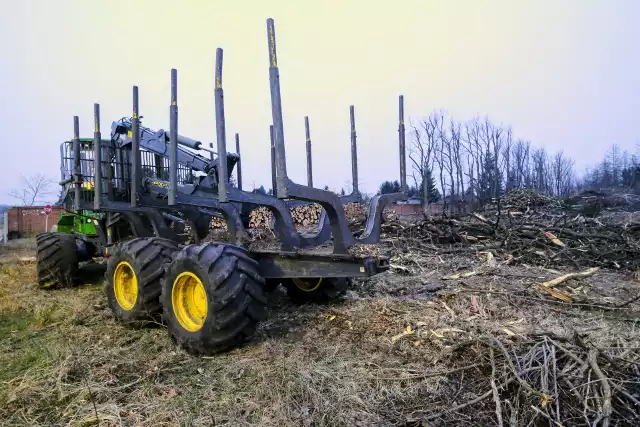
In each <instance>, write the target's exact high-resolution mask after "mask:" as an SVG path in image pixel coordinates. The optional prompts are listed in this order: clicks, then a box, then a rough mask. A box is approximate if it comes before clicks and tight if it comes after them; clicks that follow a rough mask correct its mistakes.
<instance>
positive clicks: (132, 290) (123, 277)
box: [113, 261, 138, 311]
mask: <svg viewBox="0 0 640 427" xmlns="http://www.w3.org/2000/svg"><path fill="white" fill-rule="evenodd" d="M113 292H114V293H115V294H116V301H118V304H119V305H120V307H122V308H123V309H124V310H126V311H129V310H131V309H132V308H133V306H135V305H136V300H137V299H138V278H137V277H136V273H134V271H133V267H131V264H129V263H128V262H126V261H122V262H121V263H120V264H118V266H117V267H116V271H115V272H114V273H113Z"/></svg>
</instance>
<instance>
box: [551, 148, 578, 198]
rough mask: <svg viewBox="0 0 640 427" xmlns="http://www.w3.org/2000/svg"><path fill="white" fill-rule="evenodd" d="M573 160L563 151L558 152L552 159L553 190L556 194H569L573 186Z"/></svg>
mask: <svg viewBox="0 0 640 427" xmlns="http://www.w3.org/2000/svg"><path fill="white" fill-rule="evenodd" d="M573 165H574V162H573V160H571V159H569V158H568V157H567V156H565V155H564V153H563V152H562V151H559V152H557V153H556V155H555V156H554V157H553V160H552V161H551V182H552V186H551V187H552V192H553V194H554V195H556V196H568V195H569V194H570V193H571V191H572V189H573V188H572V187H573V176H574V173H573Z"/></svg>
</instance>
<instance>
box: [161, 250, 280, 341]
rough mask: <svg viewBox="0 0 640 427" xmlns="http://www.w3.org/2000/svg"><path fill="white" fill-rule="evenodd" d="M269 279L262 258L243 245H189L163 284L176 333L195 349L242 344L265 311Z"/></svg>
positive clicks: (167, 314)
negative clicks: (261, 268) (261, 266)
mask: <svg viewBox="0 0 640 427" xmlns="http://www.w3.org/2000/svg"><path fill="white" fill-rule="evenodd" d="M264 284H265V280H264V279H263V278H262V276H260V273H259V272H258V263H257V261H255V260H254V259H253V258H251V257H250V256H249V254H248V253H247V251H245V250H244V249H242V248H240V247H238V246H235V245H231V244H224V243H205V244H202V245H189V246H186V247H185V248H183V249H182V250H181V251H180V252H179V253H178V254H177V255H176V257H175V258H174V259H173V261H172V262H171V263H170V264H169V266H168V268H167V274H166V276H165V278H164V281H163V284H162V306H163V308H164V320H165V322H166V323H167V327H168V329H169V334H170V336H171V338H172V339H173V340H174V341H175V342H176V343H177V344H178V346H180V347H183V348H184V349H185V350H186V351H188V352H189V353H191V354H214V353H218V352H221V351H224V350H227V349H229V348H231V347H234V346H236V345H239V344H241V343H242V342H244V341H246V340H247V339H249V338H250V337H251V336H253V334H254V332H255V330H256V326H257V323H258V322H259V321H260V320H262V319H264V318H265V316H266V303H267V300H266V297H265V294H264Z"/></svg>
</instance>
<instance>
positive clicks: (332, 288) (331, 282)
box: [282, 277, 351, 304]
mask: <svg viewBox="0 0 640 427" xmlns="http://www.w3.org/2000/svg"><path fill="white" fill-rule="evenodd" d="M282 285H283V286H284V288H285V289H286V290H287V295H288V296H289V298H291V299H292V300H294V301H295V302H297V303H298V304H304V303H316V304H327V303H330V302H332V301H336V300H338V299H340V298H341V297H342V296H343V295H344V294H345V293H346V292H347V289H348V288H349V286H350V285H351V279H348V278H344V277H338V278H336V277H332V278H327V277H324V278H323V277H314V278H308V279H307V278H305V279H283V280H282Z"/></svg>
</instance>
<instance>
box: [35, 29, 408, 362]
mask: <svg viewBox="0 0 640 427" xmlns="http://www.w3.org/2000/svg"><path fill="white" fill-rule="evenodd" d="M267 33H268V46H269V81H270V86H271V110H272V116H273V117H272V119H273V125H272V126H271V129H270V130H271V132H270V134H271V152H272V155H271V157H272V158H271V175H272V184H273V188H274V195H265V194H256V193H254V192H248V191H243V190H242V175H241V163H240V156H239V151H240V147H239V139H238V137H237V134H236V153H228V152H227V144H226V133H225V113H224V97H223V89H222V49H220V48H219V49H217V52H216V64H215V67H216V68H215V91H214V97H215V117H216V137H217V150H216V152H214V151H213V149H212V148H213V147H212V145H213V144H210V145H209V147H205V146H204V145H203V144H202V142H200V141H198V140H194V139H191V138H187V137H184V136H181V135H179V134H178V97H177V72H176V70H175V69H172V70H171V97H170V107H169V111H170V127H169V132H165V131H164V130H158V131H154V130H151V129H148V128H146V127H143V126H141V122H140V120H141V118H142V117H141V116H140V115H139V111H138V88H137V87H136V86H134V87H133V114H132V116H131V117H130V118H124V119H120V120H118V121H116V122H113V124H112V126H111V137H110V138H109V139H102V136H101V132H100V107H99V105H98V104H94V122H95V129H94V135H93V138H91V139H82V138H80V137H79V130H78V128H79V124H78V117H77V116H76V117H74V133H73V140H71V141H67V142H64V143H62V144H61V147H60V155H61V175H62V177H61V182H60V185H62V186H63V196H62V204H63V206H64V207H65V211H66V213H65V214H63V215H62V216H61V218H60V221H59V223H58V229H57V232H52V233H43V234H40V235H38V237H37V242H38V247H37V274H38V283H39V285H40V286H42V287H49V286H56V285H60V284H64V283H66V282H69V281H71V280H73V279H74V277H75V276H76V274H77V271H78V264H79V263H80V262H83V261H87V260H90V259H92V258H95V257H105V258H106V259H107V271H106V285H105V290H106V294H107V299H108V303H109V306H110V308H111V310H112V311H113V313H114V316H115V317H116V318H117V319H118V320H119V321H122V322H124V323H132V322H135V323H137V322H144V321H146V320H149V319H150V318H154V317H156V316H158V315H159V314H161V315H162V318H163V321H164V322H165V323H166V324H167V326H168V330H169V334H170V335H171V337H172V338H173V339H174V340H175V342H176V343H177V344H178V345H180V346H182V347H183V348H185V349H186V350H187V351H189V352H191V353H194V354H212V353H215V352H219V351H223V350H226V349H229V348H230V347H233V346H236V345H238V344H240V343H241V342H243V341H244V340H246V339H247V338H249V337H251V336H252V334H253V333H254V331H255V329H256V325H257V323H258V322H259V321H260V320H262V319H263V318H264V317H265V314H266V299H265V295H266V293H267V292H269V291H271V290H273V289H274V288H275V286H277V285H278V284H282V285H283V286H284V287H285V289H286V290H287V292H288V294H289V295H290V296H291V297H293V298H294V299H296V300H301V301H319V300H327V299H331V298H335V297H336V296H338V295H340V294H341V293H343V292H344V291H345V290H346V289H347V287H348V284H349V283H350V281H351V279H352V278H355V277H367V276H371V275H374V274H377V273H380V272H382V271H385V270H387V269H388V268H389V257H388V253H384V252H383V253H382V255H381V253H380V252H377V253H370V252H368V251H367V250H365V249H366V248H368V247H372V246H375V245H372V244H375V243H378V242H379V240H380V232H381V222H382V213H383V209H384V207H385V205H387V204H389V203H394V202H398V201H401V200H405V199H406V178H405V177H406V159H405V143H404V134H405V129H404V122H403V115H404V113H403V100H402V96H401V97H400V102H399V107H400V111H399V121H400V124H399V129H398V131H399V144H400V150H399V152H400V180H401V185H402V190H403V191H402V192H400V193H394V194H385V195H379V196H375V197H374V198H373V199H371V201H370V202H369V211H368V217H367V223H366V227H365V229H364V231H362V232H360V233H359V234H357V235H356V234H354V233H353V232H352V231H351V230H350V229H349V226H348V221H347V217H346V214H345V210H344V205H345V204H346V203H354V202H360V201H361V197H360V192H359V190H358V168H357V159H356V151H357V150H356V133H355V119H354V110H353V106H352V107H351V111H350V112H351V162H352V183H353V184H352V185H353V190H352V192H351V194H349V195H346V196H338V195H336V194H335V193H333V192H331V191H325V190H321V189H318V188H314V187H313V186H312V178H311V156H310V150H311V147H310V137H309V125H308V119H306V118H305V125H306V130H307V181H308V182H307V185H301V184H297V183H295V182H293V181H292V180H291V179H289V177H288V176H287V167H286V157H285V142H284V132H283V121H282V102H281V97H280V75H279V70H278V64H277V56H276V41H275V30H274V23H273V20H272V19H269V20H267ZM234 167H235V168H236V169H237V185H235V186H232V185H231V183H230V177H231V174H232V171H233V169H234ZM299 203H317V204H319V205H321V206H322V214H321V216H320V220H319V222H318V224H317V225H316V226H315V228H314V229H313V230H311V231H307V232H299V231H298V230H297V229H296V227H295V226H294V222H293V219H292V215H291V211H290V208H291V207H292V206H293V205H295V204H299ZM258 206H264V207H266V208H268V209H269V211H270V212H271V213H272V216H273V218H274V223H273V228H274V234H275V236H276V237H277V242H276V244H275V245H268V246H266V247H264V248H262V249H261V248H260V247H254V245H252V244H251V238H250V233H249V232H248V216H249V215H248V214H249V212H251V210H252V209H254V208H255V207H258ZM213 216H216V217H219V218H222V219H224V221H225V223H226V226H227V227H226V236H225V237H224V238H223V239H221V240H223V241H217V242H203V239H205V237H206V236H207V234H208V233H209V224H210V222H211V219H212V217H213Z"/></svg>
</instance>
